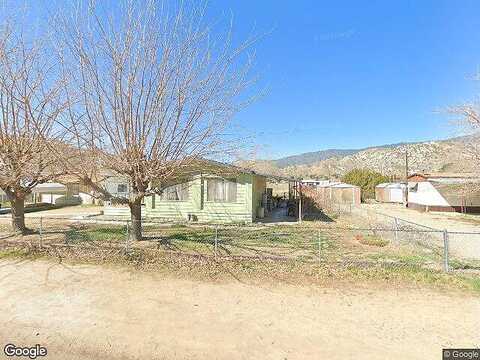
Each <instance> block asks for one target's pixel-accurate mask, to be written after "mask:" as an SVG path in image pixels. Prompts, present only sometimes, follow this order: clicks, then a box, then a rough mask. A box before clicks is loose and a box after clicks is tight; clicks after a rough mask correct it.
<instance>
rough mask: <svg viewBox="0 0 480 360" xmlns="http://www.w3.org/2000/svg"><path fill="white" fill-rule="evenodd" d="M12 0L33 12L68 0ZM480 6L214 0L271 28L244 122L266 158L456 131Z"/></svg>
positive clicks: (223, 10) (243, 27)
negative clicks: (258, 93)
mask: <svg viewBox="0 0 480 360" xmlns="http://www.w3.org/2000/svg"><path fill="white" fill-rule="evenodd" d="M4 1H6V2H7V3H8V4H15V5H13V6H12V5H9V6H8V7H9V8H10V10H15V8H16V7H19V6H25V4H27V5H26V6H27V7H29V8H31V10H32V11H33V12H34V13H35V12H36V13H42V10H45V9H46V8H51V9H52V10H54V8H55V7H56V5H55V4H62V0H51V1H46V0H42V1H38V2H37V1H33V0H32V1H26V0H4ZM172 1H174V0H172ZM192 1H194V0H192ZM63 4H65V3H63ZM479 14H480V1H478V0H459V1H454V0H449V1H447V0H411V1H407V0H402V1H393V0H392V1H387V0H385V1H374V0H364V1H361V0H351V1H340V0H331V1H322V0H295V1H293V0H291V1H281V0H235V1H227V0H209V5H208V16H209V17H211V18H212V19H214V20H218V19H219V18H222V17H223V18H224V19H226V18H228V17H230V15H233V18H234V31H235V33H234V35H235V37H236V38H237V39H242V38H246V37H247V36H248V35H249V34H250V33H251V32H252V30H253V31H255V32H256V33H259V34H263V33H268V34H267V35H266V36H265V37H264V38H263V39H262V40H261V41H260V42H259V43H258V44H256V46H255V49H256V67H255V70H256V72H257V73H259V74H260V76H261V80H260V83H259V86H260V87H261V88H264V87H266V88H267V89H268V92H267V94H266V96H264V97H263V98H261V99H260V100H258V101H257V102H255V103H254V104H253V105H251V106H250V107H249V108H248V109H246V110H244V111H243V112H241V113H240V114H239V115H238V117H237V120H236V122H237V123H239V124H241V126H242V128H243V129H245V130H246V131H247V132H248V133H249V134H251V135H253V136H254V139H255V140H254V141H255V142H256V143H257V144H259V145H260V146H261V148H260V149H261V150H260V153H259V154H258V157H261V158H278V157H282V156H286V155H291V154H297V153H301V152H307V151H316V150H322V149H327V148H360V147H366V146H372V145H381V144H387V143H397V142H403V141H421V140H430V139H438V138H446V137H450V136H455V135H458V134H459V133H458V130H456V129H455V128H454V127H453V126H452V125H451V124H450V121H449V119H448V117H447V116H446V115H445V114H442V113H439V112H438V110H439V109H442V108H445V107H446V106H448V105H453V104H458V103H461V102H463V101H467V100H469V99H472V98H473V97H474V96H475V95H476V94H480V86H479V85H480V83H476V82H474V81H473V80H472V77H473V76H474V74H475V73H476V72H477V70H479V69H480V15H479ZM32 19H33V17H32Z"/></svg>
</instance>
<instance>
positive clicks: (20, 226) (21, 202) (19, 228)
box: [10, 195, 28, 234]
mask: <svg viewBox="0 0 480 360" xmlns="http://www.w3.org/2000/svg"><path fill="white" fill-rule="evenodd" d="M10 204H11V214H12V230H13V231H14V232H16V233H17V232H19V233H21V234H27V233H28V229H27V227H26V226H25V198H23V197H19V196H15V195H14V196H11V198H10Z"/></svg>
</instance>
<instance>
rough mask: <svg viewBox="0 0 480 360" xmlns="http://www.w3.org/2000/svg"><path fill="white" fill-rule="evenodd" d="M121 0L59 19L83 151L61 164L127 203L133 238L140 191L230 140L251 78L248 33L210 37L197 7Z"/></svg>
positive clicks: (220, 151) (176, 177)
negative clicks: (118, 182)
mask: <svg viewBox="0 0 480 360" xmlns="http://www.w3.org/2000/svg"><path fill="white" fill-rule="evenodd" d="M119 3H120V6H119V7H117V8H114V9H110V10H109V13H111V14H115V15H114V16H113V15H108V14H104V13H102V11H101V9H100V8H99V7H98V6H96V5H95V4H94V3H90V4H89V6H88V7H86V8H82V7H80V8H78V9H77V12H76V13H75V14H73V16H72V17H70V18H63V19H61V20H60V22H61V28H62V31H61V32H60V33H61V34H63V35H65V36H64V37H62V39H61V44H62V46H61V57H62V63H63V65H64V67H65V69H66V72H67V73H69V74H72V75H73V77H74V78H75V81H74V82H73V83H72V85H73V87H71V88H70V89H69V95H70V98H71V99H79V101H72V105H71V108H70V109H71V115H72V117H71V119H72V121H71V124H70V126H69V129H71V131H72V133H73V134H74V135H75V138H76V143H75V145H76V146H77V149H78V154H77V155H78V156H77V158H82V157H84V158H85V162H84V161H80V162H77V164H73V163H72V162H70V163H68V164H67V167H68V168H69V172H70V173H71V174H73V175H76V176H77V177H78V178H79V179H80V180H81V181H82V182H83V183H84V184H87V185H90V187H91V188H92V189H93V190H94V193H95V194H96V195H97V196H99V197H101V198H103V199H106V200H113V201H114V202H116V203H119V204H125V205H128V206H129V208H130V213H131V220H132V231H131V238H132V239H135V240H139V239H140V238H141V237H142V234H141V203H142V199H143V198H144V197H145V196H149V195H152V194H154V193H158V192H161V191H162V189H163V188H164V187H165V186H167V185H168V184H172V183H175V182H177V181H180V179H185V178H186V177H187V175H188V174H189V173H192V172H193V171H195V168H196V167H197V165H198V163H199V160H200V159H202V158H212V157H217V156H219V155H225V154H226V153H227V152H228V150H229V149H233V148H234V144H233V143H232V142H231V139H230V138H229V137H228V136H227V135H226V134H225V132H226V129H227V127H228V125H229V123H230V120H231V119H232V116H233V115H234V114H235V113H236V112H237V111H238V110H239V108H240V105H241V104H242V101H241V100H240V99H239V96H240V95H241V93H242V92H243V90H244V89H245V88H246V86H247V85H248V84H249V80H248V73H249V68H250V65H251V59H250V58H249V57H243V53H244V52H245V50H246V49H247V48H248V47H249V45H250V44H251V42H252V41H247V42H244V43H242V44H240V45H239V46H236V47H235V46H232V38H231V33H230V32H229V33H228V34H227V35H226V37H224V38H215V37H214V36H213V33H212V31H211V28H210V27H209V26H208V25H206V24H205V23H204V10H205V9H204V8H197V7H194V6H190V7H188V6H187V4H184V3H180V5H178V7H176V8H175V7H174V8H169V6H168V5H167V3H162V4H161V5H160V6H157V2H156V1H147V2H146V3H145V2H139V1H124V2H119ZM188 5H192V4H188ZM86 164H88V166H86ZM79 165H80V166H79ZM108 176H119V177H122V178H124V179H125V180H126V181H128V183H129V185H130V193H129V195H128V196H126V197H122V196H118V195H115V194H112V193H111V192H109V189H108V188H107V187H106V186H105V182H104V180H105V179H106V178H107V177H108Z"/></svg>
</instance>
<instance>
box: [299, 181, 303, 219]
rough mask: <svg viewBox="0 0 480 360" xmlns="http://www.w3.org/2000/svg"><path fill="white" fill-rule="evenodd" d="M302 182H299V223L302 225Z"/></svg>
mask: <svg viewBox="0 0 480 360" xmlns="http://www.w3.org/2000/svg"><path fill="white" fill-rule="evenodd" d="M302 205H303V204H302V180H300V181H299V182H298V222H299V223H302V212H303V209H302Z"/></svg>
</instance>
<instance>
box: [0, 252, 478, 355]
mask: <svg viewBox="0 0 480 360" xmlns="http://www.w3.org/2000/svg"><path fill="white" fill-rule="evenodd" d="M0 299H1V306H2V311H1V313H0V323H1V324H2V327H0V339H2V342H3V343H4V344H2V346H1V348H2V349H3V346H4V345H5V344H6V343H9V342H10V343H14V344H17V345H34V344H41V345H43V346H46V347H47V349H48V357H47V358H48V359H353V358H355V359H382V360H383V359H422V360H424V359H435V360H437V359H439V358H441V349H442V347H456V346H457V347H473V346H479V345H480V334H479V333H478V319H479V318H480V299H479V298H478V297H474V296H473V295H467V294H464V293H456V294H445V293H443V294H441V293H438V292H434V291H430V290H422V289H395V288H391V289H385V288H383V289H378V288H375V287H372V288H353V287H352V288H348V289H346V288H345V287H342V288H320V287H315V288H312V287H302V286H293V285H286V284H276V285H272V284H270V285H265V286H259V285H251V284H250V285H249V284H244V283H239V282H225V283H206V282H201V281H186V280H179V279H172V278H165V277H162V276H160V275H159V274H154V273H142V272H132V271H128V270H126V269H121V268H116V267H115V268H113V267H112V268H106V267H100V266H93V265H75V266H70V265H62V264H58V263H54V262H47V261H40V260H38V261H20V260H16V261H15V260H2V261H0Z"/></svg>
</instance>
